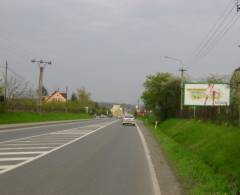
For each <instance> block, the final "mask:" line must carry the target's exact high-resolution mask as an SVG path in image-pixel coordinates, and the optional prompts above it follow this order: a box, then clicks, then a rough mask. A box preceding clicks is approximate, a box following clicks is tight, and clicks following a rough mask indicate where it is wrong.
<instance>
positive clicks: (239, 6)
mask: <svg viewBox="0 0 240 195" xmlns="http://www.w3.org/2000/svg"><path fill="white" fill-rule="evenodd" d="M239 11H240V1H239V0H237V12H239Z"/></svg>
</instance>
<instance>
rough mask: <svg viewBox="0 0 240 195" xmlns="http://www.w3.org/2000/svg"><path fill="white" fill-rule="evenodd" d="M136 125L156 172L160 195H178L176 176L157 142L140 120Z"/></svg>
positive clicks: (179, 192) (178, 187)
mask: <svg viewBox="0 0 240 195" xmlns="http://www.w3.org/2000/svg"><path fill="white" fill-rule="evenodd" d="M138 126H139V127H140V130H141V132H142V134H143V135H144V138H145V140H146V142H147V145H148V148H149V151H150V156H151V159H152V163H153V165H154V169H155V172H156V176H157V180H158V183H159V186H160V189H161V194H162V195H180V194H181V189H180V184H179V182H178V181H177V179H176V176H175V174H174V172H173V171H172V169H171V168H170V166H169V165H168V162H167V160H166V158H165V156H164V154H163V152H162V151H161V148H160V145H159V143H158V142H157V141H156V140H155V138H154V137H153V135H152V134H151V132H150V131H149V130H148V129H147V128H146V127H145V126H144V124H143V122H142V121H138Z"/></svg>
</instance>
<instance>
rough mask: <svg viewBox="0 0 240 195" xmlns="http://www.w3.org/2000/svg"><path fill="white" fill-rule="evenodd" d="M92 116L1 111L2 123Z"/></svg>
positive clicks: (75, 118)
mask: <svg viewBox="0 0 240 195" xmlns="http://www.w3.org/2000/svg"><path fill="white" fill-rule="evenodd" d="M89 118H92V116H90V115H88V114H85V113H41V114H38V113H30V112H9V113H0V124H14V123H28V122H45V121H60V120H77V119H89Z"/></svg>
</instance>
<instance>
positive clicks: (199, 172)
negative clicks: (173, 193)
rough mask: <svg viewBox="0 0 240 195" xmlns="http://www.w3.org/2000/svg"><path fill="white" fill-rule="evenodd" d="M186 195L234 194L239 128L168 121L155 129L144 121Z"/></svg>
mask: <svg viewBox="0 0 240 195" xmlns="http://www.w3.org/2000/svg"><path fill="white" fill-rule="evenodd" d="M147 126H148V127H149V128H150V129H151V131H152V133H153V135H154V136H155V138H156V139H157V140H158V141H159V143H160V145H161V147H162V149H163V151H164V153H165V155H166V157H167V158H168V160H169V162H170V164H171V166H172V167H173V168H174V169H175V171H176V174H177V176H178V178H179V181H180V183H181V184H182V187H183V191H184V192H185V193H186V194H237V192H238V191H239V189H240V129H239V128H237V127H226V126H220V125H215V124H212V123H204V122H200V121H194V120H179V119H171V120H167V121H165V122H162V123H161V124H160V125H159V127H158V128H157V129H155V128H154V126H153V124H152V123H150V122H148V123H147Z"/></svg>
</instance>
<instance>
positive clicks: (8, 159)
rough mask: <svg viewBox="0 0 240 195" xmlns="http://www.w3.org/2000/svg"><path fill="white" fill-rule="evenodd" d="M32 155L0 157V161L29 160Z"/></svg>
mask: <svg viewBox="0 0 240 195" xmlns="http://www.w3.org/2000/svg"><path fill="white" fill-rule="evenodd" d="M30 159H32V157H19V158H0V162H2V161H19V160H30Z"/></svg>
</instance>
